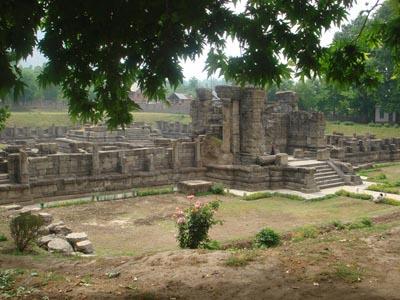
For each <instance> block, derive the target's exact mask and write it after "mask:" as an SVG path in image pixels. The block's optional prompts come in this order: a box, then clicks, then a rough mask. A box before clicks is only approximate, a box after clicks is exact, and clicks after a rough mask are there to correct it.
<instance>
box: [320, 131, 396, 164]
mask: <svg viewBox="0 0 400 300" xmlns="http://www.w3.org/2000/svg"><path fill="white" fill-rule="evenodd" d="M326 142H327V145H328V148H329V150H330V156H331V158H334V159H338V160H340V161H344V162H349V163H352V164H362V163H368V162H385V161H396V160H400V138H388V139H376V138H375V136H371V135H368V136H344V135H342V134H333V135H327V136H326Z"/></svg>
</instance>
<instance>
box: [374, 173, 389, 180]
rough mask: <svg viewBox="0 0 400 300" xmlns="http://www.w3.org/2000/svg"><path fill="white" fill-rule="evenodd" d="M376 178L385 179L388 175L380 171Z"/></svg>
mask: <svg viewBox="0 0 400 300" xmlns="http://www.w3.org/2000/svg"><path fill="white" fill-rule="evenodd" d="M374 178H375V179H376V180H385V179H387V177H386V175H385V174H383V173H380V174H378V175H376V176H375V177H374Z"/></svg>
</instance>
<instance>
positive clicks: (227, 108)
mask: <svg viewBox="0 0 400 300" xmlns="http://www.w3.org/2000/svg"><path fill="white" fill-rule="evenodd" d="M222 105H223V106H222V116H223V123H222V151H223V152H224V153H230V152H231V135H232V107H231V100H230V99H223V100H222Z"/></svg>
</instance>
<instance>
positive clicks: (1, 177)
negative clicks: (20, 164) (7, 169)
mask: <svg viewBox="0 0 400 300" xmlns="http://www.w3.org/2000/svg"><path fill="white" fill-rule="evenodd" d="M8 178H10V177H9V176H8V173H0V180H1V179H8Z"/></svg>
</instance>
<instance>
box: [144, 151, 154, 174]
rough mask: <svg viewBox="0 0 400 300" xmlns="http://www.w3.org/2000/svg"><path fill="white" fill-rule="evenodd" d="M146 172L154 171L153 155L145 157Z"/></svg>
mask: <svg viewBox="0 0 400 300" xmlns="http://www.w3.org/2000/svg"><path fill="white" fill-rule="evenodd" d="M146 171H149V172H152V171H154V154H153V153H150V154H148V155H147V159H146Z"/></svg>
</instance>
